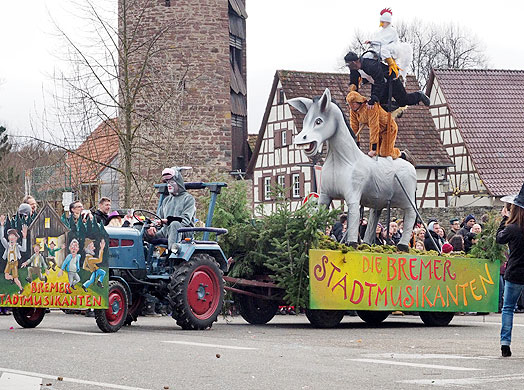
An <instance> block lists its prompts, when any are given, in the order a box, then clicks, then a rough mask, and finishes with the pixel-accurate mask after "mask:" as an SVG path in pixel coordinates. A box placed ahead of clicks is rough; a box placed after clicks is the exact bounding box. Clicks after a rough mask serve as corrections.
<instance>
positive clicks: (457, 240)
mask: <svg viewBox="0 0 524 390" xmlns="http://www.w3.org/2000/svg"><path fill="white" fill-rule="evenodd" d="M449 243H450V244H451V246H452V247H453V252H464V237H462V236H461V235H460V234H455V235H454V236H453V237H451V240H450V241H449Z"/></svg>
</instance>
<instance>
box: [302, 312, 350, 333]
mask: <svg viewBox="0 0 524 390" xmlns="http://www.w3.org/2000/svg"><path fill="white" fill-rule="evenodd" d="M344 314H346V312H345V311H344V310H312V309H306V317H307V319H308V320H309V322H311V325H313V326H314V327H315V328H334V327H335V326H337V325H338V324H340V321H342V318H344Z"/></svg>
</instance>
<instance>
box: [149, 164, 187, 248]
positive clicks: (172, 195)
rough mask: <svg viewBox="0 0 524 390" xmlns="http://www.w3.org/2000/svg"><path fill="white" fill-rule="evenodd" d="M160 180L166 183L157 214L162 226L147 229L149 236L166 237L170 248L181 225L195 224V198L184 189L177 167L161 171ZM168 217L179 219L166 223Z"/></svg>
mask: <svg viewBox="0 0 524 390" xmlns="http://www.w3.org/2000/svg"><path fill="white" fill-rule="evenodd" d="M162 181H163V182H164V183H166V184H167V191H168V192H169V195H167V196H166V197H165V198H164V200H163V201H162V204H161V205H160V211H159V214H158V216H159V217H160V218H161V219H162V222H163V223H164V226H162V228H161V229H160V230H157V229H156V227H154V226H152V227H150V228H149V229H148V230H147V234H148V236H149V237H150V238H167V245H168V246H167V247H168V249H170V250H172V248H173V245H174V244H175V243H176V240H177V232H178V229H180V228H181V227H193V226H195V213H196V206H195V198H193V196H192V195H191V194H190V193H189V192H187V191H186V187H185V185H184V179H183V178H182V174H181V173H180V170H179V169H178V168H176V167H175V168H166V169H164V170H163V171H162ZM168 217H179V218H180V221H172V222H170V223H167V218H168Z"/></svg>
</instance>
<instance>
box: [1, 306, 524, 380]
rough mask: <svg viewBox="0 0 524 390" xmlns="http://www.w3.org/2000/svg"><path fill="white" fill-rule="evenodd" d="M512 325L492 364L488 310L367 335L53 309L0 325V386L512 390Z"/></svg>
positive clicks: (493, 318)
mask: <svg viewBox="0 0 524 390" xmlns="http://www.w3.org/2000/svg"><path fill="white" fill-rule="evenodd" d="M515 324H516V326H515V327H514V334H513V339H514V341H513V345H512V350H513V356H512V357H511V358H501V357H500V347H499V331H500V315H498V314H491V315H489V316H485V317H482V316H456V317H455V318H454V320H453V321H452V323H451V324H450V325H449V326H447V327H443V328H428V327H426V326H424V325H423V324H422V322H421V321H420V319H419V318H418V317H415V316H411V315H406V316H404V317H399V316H390V317H389V318H388V319H387V320H386V321H385V322H384V323H383V324H382V325H381V326H379V327H370V326H369V325H367V324H365V323H363V322H362V321H361V320H360V319H359V318H358V317H349V316H346V317H345V318H344V320H343V322H342V324H341V326H340V327H339V328H336V329H327V330H320V329H314V328H312V327H311V326H310V325H309V323H308V321H307V319H306V318H305V316H303V315H299V316H276V317H275V318H274V319H273V320H272V321H271V322H270V323H269V324H268V325H264V326H254V325H249V324H247V323H245V322H244V321H243V320H242V318H240V317H234V318H231V317H230V318H228V319H224V318H220V321H219V322H218V323H216V324H214V326H213V328H212V329H210V330H207V331H183V330H182V329H180V328H179V327H178V326H177V325H176V324H175V321H174V320H173V319H171V318H170V317H160V318H150V317H148V318H145V317H140V318H139V320H138V322H136V323H134V324H133V326H131V327H125V328H122V329H121V330H120V331H119V332H118V333H113V334H104V333H101V332H100V331H99V330H98V327H97V326H96V324H95V320H94V318H85V317H84V316H79V315H66V314H63V313H62V312H59V311H53V312H52V313H50V314H47V315H46V317H45V318H44V321H43V322H42V324H40V325H39V326H38V327H37V328H35V329H22V328H20V327H19V326H18V325H17V324H16V322H15V321H14V319H13V318H12V316H10V317H0V345H1V348H2V353H1V354H0V362H1V363H0V390H37V389H40V388H42V389H56V390H66V389H67V390H77V389H90V390H91V389H92V390H98V389H120V390H144V389H153V390H157V389H158V390H162V389H166V388H169V389H357V388H358V389H420V388H430V387H437V388H455V387H456V388H465V389H492V388H497V389H515V388H520V387H521V386H522V381H523V380H524V372H523V370H522V366H523V363H524V315H523V314H516V316H515ZM58 377H61V378H62V379H63V380H58V379H57V378H58Z"/></svg>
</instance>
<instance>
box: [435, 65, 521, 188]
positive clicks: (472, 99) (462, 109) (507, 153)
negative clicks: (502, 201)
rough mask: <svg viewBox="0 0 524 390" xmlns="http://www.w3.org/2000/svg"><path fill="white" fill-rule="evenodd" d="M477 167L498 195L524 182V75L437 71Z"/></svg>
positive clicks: (492, 72) (488, 186)
mask: <svg viewBox="0 0 524 390" xmlns="http://www.w3.org/2000/svg"><path fill="white" fill-rule="evenodd" d="M433 77H436V79H437V81H438V85H439V87H440V88H441V89H442V92H443V94H444V98H445V99H446V103H448V106H449V109H450V111H451V114H452V115H453V118H454V120H455V123H456V124H457V126H458V128H459V131H460V134H461V136H462V138H463V140H464V143H465V144H466V148H467V150H468V152H469V155H470V156H471V159H472V161H473V164H474V165H475V168H476V170H477V172H478V174H479V176H480V178H481V180H482V181H483V183H484V185H485V186H486V188H487V189H488V191H489V192H490V194H491V195H493V196H503V195H508V194H512V193H517V192H519V189H520V188H521V186H522V182H523V181H524V158H523V156H524V71H517V70H459V69H437V70H434V73H433V75H432V79H431V80H430V83H429V84H428V88H431V86H432V84H433Z"/></svg>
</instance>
